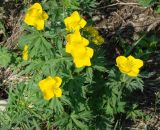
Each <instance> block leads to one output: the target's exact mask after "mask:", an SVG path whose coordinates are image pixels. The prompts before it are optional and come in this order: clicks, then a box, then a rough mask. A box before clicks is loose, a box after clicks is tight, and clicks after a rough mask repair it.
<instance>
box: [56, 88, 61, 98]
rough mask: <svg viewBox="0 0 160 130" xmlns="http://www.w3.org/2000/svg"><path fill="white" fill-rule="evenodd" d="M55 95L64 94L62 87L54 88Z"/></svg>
mask: <svg viewBox="0 0 160 130" xmlns="http://www.w3.org/2000/svg"><path fill="white" fill-rule="evenodd" d="M54 95H55V97H61V96H62V90H61V89H60V88H57V89H55V90H54Z"/></svg>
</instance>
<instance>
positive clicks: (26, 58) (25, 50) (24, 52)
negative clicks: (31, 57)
mask: <svg viewBox="0 0 160 130" xmlns="http://www.w3.org/2000/svg"><path fill="white" fill-rule="evenodd" d="M22 58H23V60H24V61H26V60H28V45H25V46H24V49H23V52H22Z"/></svg>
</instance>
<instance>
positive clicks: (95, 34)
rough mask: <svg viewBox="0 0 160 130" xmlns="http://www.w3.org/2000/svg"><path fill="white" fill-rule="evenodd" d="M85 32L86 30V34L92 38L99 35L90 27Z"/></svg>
mask: <svg viewBox="0 0 160 130" xmlns="http://www.w3.org/2000/svg"><path fill="white" fill-rule="evenodd" d="M85 30H86V31H87V32H89V33H90V34H91V36H92V37H96V36H98V35H99V32H98V31H97V30H96V29H95V28H94V27H92V26H88V27H86V28H85Z"/></svg>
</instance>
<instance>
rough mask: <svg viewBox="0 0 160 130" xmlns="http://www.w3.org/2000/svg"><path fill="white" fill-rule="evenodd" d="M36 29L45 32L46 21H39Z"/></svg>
mask: <svg viewBox="0 0 160 130" xmlns="http://www.w3.org/2000/svg"><path fill="white" fill-rule="evenodd" d="M35 27H36V28H37V30H43V29H44V20H37V23H36V24H35Z"/></svg>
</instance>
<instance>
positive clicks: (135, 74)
mask: <svg viewBox="0 0 160 130" xmlns="http://www.w3.org/2000/svg"><path fill="white" fill-rule="evenodd" d="M127 74H128V75H129V76H132V77H136V76H138V74H139V69H134V70H132V71H130V72H129V73H127Z"/></svg>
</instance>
